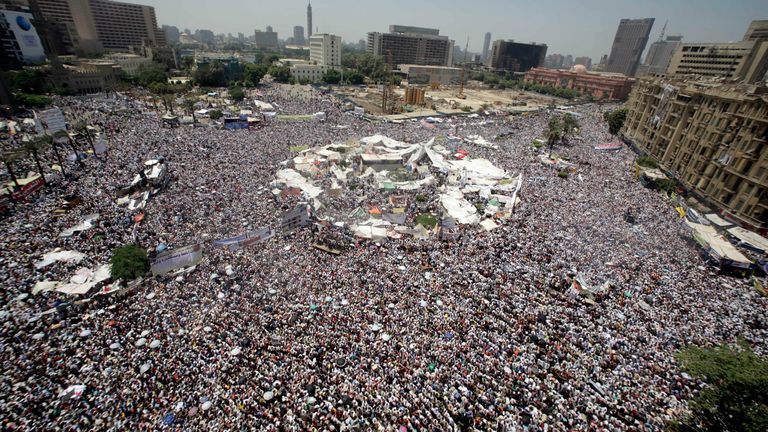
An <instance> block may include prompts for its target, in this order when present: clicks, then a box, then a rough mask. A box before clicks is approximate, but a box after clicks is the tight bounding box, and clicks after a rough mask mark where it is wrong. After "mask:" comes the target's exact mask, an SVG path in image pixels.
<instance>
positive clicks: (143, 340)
mask: <svg viewBox="0 0 768 432" xmlns="http://www.w3.org/2000/svg"><path fill="white" fill-rule="evenodd" d="M146 343H147V339H146V338H141V339H139V340H137V341H136V346H137V347H140V346H144V345H146Z"/></svg>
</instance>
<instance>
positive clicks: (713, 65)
mask: <svg viewBox="0 0 768 432" xmlns="http://www.w3.org/2000/svg"><path fill="white" fill-rule="evenodd" d="M766 73H768V21H765V20H763V21H752V23H751V24H750V25H749V28H748V29H747V32H746V33H745V34H744V39H743V40H741V41H739V42H722V43H683V44H681V45H680V46H679V47H678V48H677V50H676V51H675V53H674V54H673V55H672V59H671V60H670V62H669V68H667V76H673V77H685V76H698V77H703V78H712V77H723V78H726V79H728V80H733V81H739V82H745V83H755V82H759V81H763V80H765V78H766Z"/></svg>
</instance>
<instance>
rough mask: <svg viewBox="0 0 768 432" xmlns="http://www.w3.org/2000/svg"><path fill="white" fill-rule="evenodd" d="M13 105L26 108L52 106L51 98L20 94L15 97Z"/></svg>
mask: <svg viewBox="0 0 768 432" xmlns="http://www.w3.org/2000/svg"><path fill="white" fill-rule="evenodd" d="M13 103H14V104H15V105H16V106H21V107H25V108H44V107H46V106H48V105H50V104H51V98H49V97H48V96H43V95H36V94H27V93H19V94H17V95H15V96H14V97H13Z"/></svg>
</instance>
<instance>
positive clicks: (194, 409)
mask: <svg viewBox="0 0 768 432" xmlns="http://www.w3.org/2000/svg"><path fill="white" fill-rule="evenodd" d="M187 414H189V416H190V417H194V416H195V414H197V407H192V408H190V409H189V411H188V412H187Z"/></svg>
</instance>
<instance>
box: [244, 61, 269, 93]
mask: <svg viewBox="0 0 768 432" xmlns="http://www.w3.org/2000/svg"><path fill="white" fill-rule="evenodd" d="M266 74H267V67H266V66H265V65H262V64H255V63H247V64H246V65H245V71H244V73H243V75H244V76H243V79H244V80H245V85H246V86H247V87H255V86H257V85H259V83H260V82H261V79H262V78H264V75H266Z"/></svg>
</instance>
